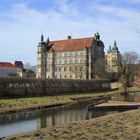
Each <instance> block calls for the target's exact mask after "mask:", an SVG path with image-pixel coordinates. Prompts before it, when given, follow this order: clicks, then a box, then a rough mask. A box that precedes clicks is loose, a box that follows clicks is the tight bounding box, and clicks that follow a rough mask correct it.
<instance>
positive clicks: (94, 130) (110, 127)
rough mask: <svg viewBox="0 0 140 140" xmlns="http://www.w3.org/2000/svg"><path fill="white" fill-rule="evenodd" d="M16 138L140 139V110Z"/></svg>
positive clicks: (25, 134)
mask: <svg viewBox="0 0 140 140" xmlns="http://www.w3.org/2000/svg"><path fill="white" fill-rule="evenodd" d="M7 139H14V140H19V139H20V140H35V139H36V140H71V139H72V140H73V139H74V140H82V139H83V140H91V139H92V140H117V139H118V140H139V139H140V110H132V111H127V112H123V113H116V114H112V115H106V116H103V117H99V118H96V119H91V120H88V121H81V122H79V123H73V124H68V125H65V126H60V127H52V128H45V129H40V130H38V131H34V132H30V133H24V134H22V135H16V136H13V137H10V138H5V139H4V140H7Z"/></svg>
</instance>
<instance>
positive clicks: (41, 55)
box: [36, 34, 47, 78]
mask: <svg viewBox="0 0 140 140" xmlns="http://www.w3.org/2000/svg"><path fill="white" fill-rule="evenodd" d="M37 47H38V51H37V73H36V78H46V53H47V50H46V42H45V41H44V36H43V34H42V35H41V40H40V42H39V44H38V46H37Z"/></svg>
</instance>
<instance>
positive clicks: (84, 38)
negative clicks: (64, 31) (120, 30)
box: [50, 37, 94, 42]
mask: <svg viewBox="0 0 140 140" xmlns="http://www.w3.org/2000/svg"><path fill="white" fill-rule="evenodd" d="M89 38H90V39H91V38H94V37H82V38H71V39H62V40H52V41H50V42H59V41H70V40H81V39H89Z"/></svg>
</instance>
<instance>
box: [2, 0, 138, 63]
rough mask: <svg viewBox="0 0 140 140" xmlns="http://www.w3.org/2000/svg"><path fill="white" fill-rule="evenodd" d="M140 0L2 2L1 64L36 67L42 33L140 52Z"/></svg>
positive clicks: (123, 50)
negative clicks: (98, 38)
mask: <svg viewBox="0 0 140 140" xmlns="http://www.w3.org/2000/svg"><path fill="white" fill-rule="evenodd" d="M139 23H140V0H133V1H132V0H88V1H86V0H0V61H10V62H14V61H15V60H22V61H23V63H26V62H29V63H31V64H32V65H35V64H36V59H37V56H36V53H37V44H38V42H39V40H40V35H41V34H42V33H43V34H44V36H45V37H46V38H47V37H49V38H50V40H57V39H65V38H66V37H67V36H68V35H71V36H72V38H77V37H88V36H93V35H94V33H95V32H97V31H98V32H99V33H100V35H101V39H102V40H103V41H104V44H105V51H106V50H107V49H108V46H109V45H112V44H113V42H114V40H116V41H117V44H118V47H119V50H120V52H121V53H123V52H125V51H131V50H133V51H136V52H138V53H139V52H140V45H139V44H140V34H138V33H137V32H136V29H140V24H139Z"/></svg>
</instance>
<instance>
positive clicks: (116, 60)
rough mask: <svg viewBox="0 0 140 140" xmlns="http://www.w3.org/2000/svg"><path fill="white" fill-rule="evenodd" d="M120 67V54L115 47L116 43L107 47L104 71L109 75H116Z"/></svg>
mask: <svg viewBox="0 0 140 140" xmlns="http://www.w3.org/2000/svg"><path fill="white" fill-rule="evenodd" d="M121 66H122V60H121V54H120V52H119V49H118V47H117V43H116V41H114V44H113V46H112V47H111V46H110V47H109V50H108V52H107V54H106V71H107V72H110V73H118V72H119V71H120V69H121Z"/></svg>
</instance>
